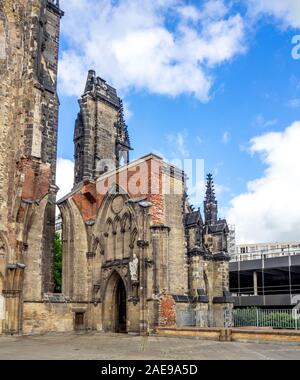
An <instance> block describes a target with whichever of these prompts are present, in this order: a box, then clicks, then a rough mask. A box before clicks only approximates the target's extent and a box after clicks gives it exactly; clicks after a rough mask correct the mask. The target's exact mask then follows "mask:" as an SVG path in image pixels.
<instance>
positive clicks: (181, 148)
mask: <svg viewBox="0 0 300 380" xmlns="http://www.w3.org/2000/svg"><path fill="white" fill-rule="evenodd" d="M166 138H167V143H168V144H169V146H170V147H171V148H172V156H173V158H188V157H189V155H190V152H189V150H188V148H187V144H186V137H185V135H183V134H182V133H180V132H177V133H175V134H172V133H170V134H168V135H167V136H166Z"/></svg>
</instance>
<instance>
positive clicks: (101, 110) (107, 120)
mask: <svg viewBox="0 0 300 380" xmlns="http://www.w3.org/2000/svg"><path fill="white" fill-rule="evenodd" d="M79 106H80V112H79V114H78V117H77V120H76V124H75V132H74V146H75V183H74V184H75V185H77V184H78V183H80V182H82V181H86V180H94V179H96V178H98V177H99V175H101V174H103V173H104V172H105V171H107V170H111V169H115V168H116V167H118V166H120V165H122V163H124V164H127V163H128V162H129V150H131V147H130V140H129V135H128V131H127V126H126V124H125V122H124V116H123V104H122V101H121V99H120V98H119V97H118V95H117V91H116V90H115V89H114V88H113V87H111V86H109V85H108V84H107V83H106V81H105V80H103V79H101V78H99V77H96V73H95V71H93V70H90V71H89V73H88V78H87V82H86V86H85V91H84V94H83V95H82V97H81V99H80V100H79Z"/></svg>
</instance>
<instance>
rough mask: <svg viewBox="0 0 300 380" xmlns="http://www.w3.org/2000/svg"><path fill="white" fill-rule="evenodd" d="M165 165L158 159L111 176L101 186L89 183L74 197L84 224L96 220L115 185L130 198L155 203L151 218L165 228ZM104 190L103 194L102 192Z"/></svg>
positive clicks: (154, 222) (151, 210) (151, 209)
mask: <svg viewBox="0 0 300 380" xmlns="http://www.w3.org/2000/svg"><path fill="white" fill-rule="evenodd" d="M161 165H162V162H161V161H160V160H158V159H148V160H147V161H144V162H142V163H141V164H138V163H137V165H136V166H133V167H130V168H129V169H128V170H124V171H121V172H120V173H116V175H113V174H112V175H111V176H110V177H107V178H105V179H104V180H102V181H99V182H98V183H97V184H94V183H90V182H87V183H86V184H85V185H84V186H83V187H82V188H81V189H80V190H79V191H78V192H77V193H76V194H74V195H73V200H74V201H75V203H76V205H77V207H78V208H79V210H80V211H81V214H82V217H83V219H84V221H87V220H91V219H96V216H97V213H98V210H99V209H100V207H101V205H102V203H103V200H104V198H105V192H106V191H108V190H109V189H110V188H111V186H112V185H113V184H116V183H117V184H118V185H119V186H120V187H122V188H123V189H124V190H125V191H127V192H128V195H129V197H131V198H138V197H147V199H148V201H149V202H151V203H152V205H153V206H152V207H151V208H150V211H149V213H150V216H151V219H152V223H153V224H164V223H165V215H164V202H163V194H162V173H161ZM100 190H101V191H100Z"/></svg>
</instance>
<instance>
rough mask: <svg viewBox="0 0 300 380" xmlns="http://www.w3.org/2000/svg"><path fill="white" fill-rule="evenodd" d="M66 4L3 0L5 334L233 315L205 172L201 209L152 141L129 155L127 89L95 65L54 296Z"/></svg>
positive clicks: (78, 132) (222, 234) (131, 329)
mask: <svg viewBox="0 0 300 380" xmlns="http://www.w3.org/2000/svg"><path fill="white" fill-rule="evenodd" d="M63 16H64V13H63V11H62V10H61V9H60V7H59V2H58V1H55V0H51V1H50V0H48V1H47V0H32V1H27V0H17V1H16V0H14V1H12V0H3V1H1V2H0V334H14V333H25V334H28V333H46V332H67V331H73V330H96V331H105V332H108V331H111V332H123V333H138V334H149V333H151V332H153V331H155V329H156V327H157V326H159V325H160V326H174V325H176V324H181V323H182V324H197V325H198V326H203V327H206V326H219V327H224V326H229V325H230V324H231V310H232V298H231V295H230V293H229V292H228V290H229V276H228V261H229V256H228V253H227V234H228V227H227V223H226V220H222V219H219V218H218V207H217V200H216V197H215V191H214V185H213V178H212V176H211V175H208V177H207V191H206V198H205V201H204V219H203V218H202V215H201V213H200V210H195V209H194V208H193V207H192V205H190V204H189V201H188V198H187V196H186V176H185V173H184V172H182V171H181V170H179V169H178V168H175V167H174V166H172V165H169V164H168V163H166V162H164V160H163V159H162V158H161V157H158V156H157V155H154V154H151V153H150V154H148V155H145V156H144V157H142V158H140V159H138V160H135V161H132V162H131V161H130V160H129V152H130V150H131V149H132V147H131V142H130V138H129V132H128V128H127V125H126V123H125V120H124V109H123V104H122V100H121V99H120V98H119V97H118V94H117V91H116V89H114V88H113V87H112V86H110V85H109V84H108V83H106V81H105V80H104V79H102V78H100V77H98V76H97V75H96V73H95V71H93V70H90V71H89V72H88V75H87V82H86V86H85V88H83V95H82V97H81V98H80V99H79V113H78V117H77V120H76V123H75V131H74V152H75V156H74V158H75V173H74V187H73V190H72V192H71V193H70V194H68V195H66V196H65V197H64V198H63V199H61V200H59V201H58V203H57V204H58V206H59V208H60V211H61V214H62V222H63V233H62V240H63V279H62V282H63V286H62V287H63V289H62V294H60V295H54V294H53V266H54V264H53V263H54V248H53V243H54V231H55V207H56V193H57V190H58V188H57V186H56V178H55V172H56V156H57V152H56V147H57V126H58V108H59V100H58V97H57V91H56V89H57V65H58V48H59V35H60V22H61V18H62V17H63ZM70 138H71V137H70Z"/></svg>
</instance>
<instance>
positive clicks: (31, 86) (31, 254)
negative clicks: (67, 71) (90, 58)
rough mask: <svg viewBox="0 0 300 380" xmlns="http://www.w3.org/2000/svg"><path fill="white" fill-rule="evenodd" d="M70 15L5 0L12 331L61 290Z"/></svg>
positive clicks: (4, 201)
mask: <svg viewBox="0 0 300 380" xmlns="http://www.w3.org/2000/svg"><path fill="white" fill-rule="evenodd" d="M62 15H63V13H62V12H61V11H60V9H59V7H58V4H57V2H56V1H54V0H51V1H49V0H48V1H47V0H32V1H27V0H17V1H12V0H3V1H1V2H0V45H1V46H0V96H1V97H0V290H2V291H1V294H2V295H3V296H4V301H5V302H4V303H3V302H2V301H1V304H4V306H3V307H4V308H5V312H4V316H5V319H4V321H3V323H2V324H3V327H2V329H3V331H4V332H7V333H14V332H20V331H21V330H22V313H23V308H22V305H23V304H22V302H23V300H28V301H38V300H41V299H42V294H43V293H44V292H48V291H52V289H53V254H54V251H53V237H54V224H53V222H54V220H55V201H56V192H57V188H56V186H55V168H56V145H57V119H58V98H57V94H56V83H57V80H56V78H57V61H58V45H59V25H60V19H61V16H62ZM25 268H26V270H25ZM0 317H1V318H2V317H3V312H2V313H1V311H0ZM0 325H1V324H0Z"/></svg>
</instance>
